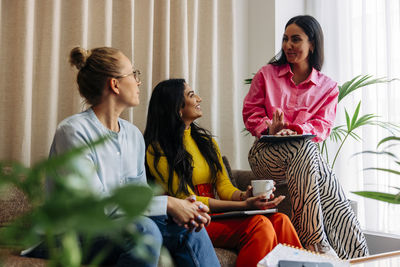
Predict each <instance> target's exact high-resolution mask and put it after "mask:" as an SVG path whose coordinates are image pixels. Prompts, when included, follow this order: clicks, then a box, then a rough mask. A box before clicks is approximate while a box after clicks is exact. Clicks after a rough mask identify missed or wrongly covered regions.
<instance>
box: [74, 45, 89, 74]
mask: <svg viewBox="0 0 400 267" xmlns="http://www.w3.org/2000/svg"><path fill="white" fill-rule="evenodd" d="M90 54H91V52H90V51H89V50H86V49H83V48H82V47H79V46H77V47H74V48H72V50H71V53H70V54H69V63H71V65H72V66H75V67H76V68H77V69H78V70H80V69H82V68H83V67H84V66H85V64H86V60H87V59H88V57H90Z"/></svg>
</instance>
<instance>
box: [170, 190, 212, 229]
mask: <svg viewBox="0 0 400 267" xmlns="http://www.w3.org/2000/svg"><path fill="white" fill-rule="evenodd" d="M208 211H209V209H208V207H207V206H206V205H204V204H203V203H201V202H199V201H196V196H190V197H188V198H187V199H185V200H183V199H178V198H175V197H168V203H167V213H168V214H169V215H171V216H172V219H173V220H174V222H175V223H177V224H178V225H179V226H183V227H185V228H186V229H188V230H189V231H192V230H193V229H195V230H196V232H198V231H200V230H201V229H202V228H203V227H204V226H207V225H208V224H209V223H210V221H211V218H210V216H209V215H208V214H207V212H208Z"/></svg>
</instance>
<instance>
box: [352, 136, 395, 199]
mask: <svg viewBox="0 0 400 267" xmlns="http://www.w3.org/2000/svg"><path fill="white" fill-rule="evenodd" d="M388 142H391V145H389V146H387V147H385V148H384V149H383V150H381V151H370V150H368V151H363V152H361V154H374V155H382V156H388V157H389V158H391V159H392V160H393V161H394V164H395V166H397V167H399V166H400V161H399V158H398V156H397V155H396V154H395V153H393V152H392V151H391V150H392V149H393V147H395V146H398V145H400V143H399V142H400V137H398V136H388V137H385V138H383V139H382V140H380V141H379V143H378V145H377V149H378V148H379V147H380V146H381V145H383V144H387V143H388ZM357 154H360V153H357ZM365 170H378V171H382V172H388V173H392V174H395V175H400V170H399V169H392V168H383V167H370V168H366V169H365ZM393 188H394V189H396V190H397V191H398V193H397V194H391V193H385V192H377V191H356V192H353V193H354V194H356V195H359V196H362V197H366V198H371V199H375V200H380V201H384V202H388V203H392V204H400V188H399V187H393Z"/></svg>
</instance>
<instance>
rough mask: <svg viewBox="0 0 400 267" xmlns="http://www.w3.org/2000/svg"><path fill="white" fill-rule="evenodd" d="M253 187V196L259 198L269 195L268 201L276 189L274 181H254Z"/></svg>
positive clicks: (252, 182)
mask: <svg viewBox="0 0 400 267" xmlns="http://www.w3.org/2000/svg"><path fill="white" fill-rule="evenodd" d="M251 186H252V187H253V196H255V197H256V196H259V195H262V194H266V195H267V199H269V198H270V197H271V194H272V190H273V189H274V181H273V180H252V181H251Z"/></svg>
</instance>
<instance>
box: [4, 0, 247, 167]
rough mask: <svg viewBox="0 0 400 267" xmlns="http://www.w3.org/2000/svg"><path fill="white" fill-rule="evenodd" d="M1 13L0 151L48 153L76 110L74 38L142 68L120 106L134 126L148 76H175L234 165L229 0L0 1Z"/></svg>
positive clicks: (236, 93)
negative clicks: (132, 98)
mask: <svg viewBox="0 0 400 267" xmlns="http://www.w3.org/2000/svg"><path fill="white" fill-rule="evenodd" d="M0 21H1V32H0V62H1V64H0V80H1V81H2V82H1V90H0V93H1V95H0V128H1V130H0V160H6V159H7V160H18V161H21V162H23V163H24V164H28V165H29V164H32V163H33V162H37V161H38V160H39V159H42V158H45V157H47V154H48V151H49V148H50V145H51V142H52V138H53V134H54V131H55V128H56V126H57V124H58V123H59V122H60V121H61V120H62V119H64V118H65V117H67V116H70V115H72V114H74V113H77V112H80V111H82V110H84V109H85V106H84V104H83V102H82V99H81V98H80V96H79V93H78V90H77V86H76V83H75V78H76V70H75V69H73V68H72V67H70V66H69V64H68V54H69V52H70V50H71V48H72V47H74V46H76V45H81V46H83V47H84V48H94V47H98V46H113V47H116V48H119V49H121V50H122V51H123V52H124V53H125V54H126V55H127V56H128V57H130V58H131V59H132V61H133V62H134V65H135V66H136V67H137V68H139V69H140V70H141V71H142V73H143V75H142V79H143V85H142V86H141V105H140V106H139V107H136V108H134V109H131V110H128V111H127V112H125V113H124V114H123V117H124V118H125V119H128V120H129V121H131V122H132V123H134V124H135V125H137V126H138V127H139V129H141V130H142V131H143V130H144V126H145V119H146V113H147V103H148V101H149V97H150V95H151V91H152V88H153V87H154V86H155V84H157V83H158V82H159V81H161V80H163V79H167V78H177V77H183V78H185V79H186V80H187V81H188V83H189V84H190V85H191V86H192V87H193V88H194V89H195V90H197V91H198V93H199V94H200V96H201V97H202V99H203V103H202V108H203V113H204V116H203V118H202V119H201V120H200V121H199V123H200V124H201V125H202V126H203V127H205V128H208V129H209V130H211V131H212V133H213V134H214V135H215V136H216V138H217V140H218V142H219V144H220V147H221V150H222V153H223V154H225V155H227V156H228V157H229V158H230V160H231V163H233V165H234V166H240V164H241V163H240V161H244V159H245V158H246V155H247V151H248V147H247V146H246V145H245V146H244V147H245V149H242V148H241V147H243V145H238V144H239V143H240V142H241V141H240V139H242V138H243V134H242V133H241V129H242V127H243V126H242V125H243V124H242V122H241V107H242V103H241V102H242V95H243V91H244V90H243V87H244V86H243V83H242V81H243V80H238V78H237V69H238V63H237V59H236V58H235V50H237V46H236V45H235V44H234V39H235V31H234V30H235V25H236V24H237V22H236V21H235V1H231V0H188V1H186V0H114V1H112V0H67V1H66V0H37V1H34V0H3V1H1V4H0ZM241 150H243V151H241Z"/></svg>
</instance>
